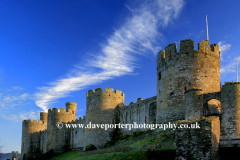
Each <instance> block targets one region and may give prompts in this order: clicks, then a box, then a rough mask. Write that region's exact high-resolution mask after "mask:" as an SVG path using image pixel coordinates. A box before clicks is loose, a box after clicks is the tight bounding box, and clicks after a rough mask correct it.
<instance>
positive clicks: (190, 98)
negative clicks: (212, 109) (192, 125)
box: [185, 89, 203, 121]
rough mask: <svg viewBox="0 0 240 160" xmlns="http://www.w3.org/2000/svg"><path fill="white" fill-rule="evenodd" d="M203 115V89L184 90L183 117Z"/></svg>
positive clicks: (191, 117) (194, 117)
mask: <svg viewBox="0 0 240 160" xmlns="http://www.w3.org/2000/svg"><path fill="white" fill-rule="evenodd" d="M201 116H203V91H202V90H201V89H190V90H187V91H186V92H185V118H186V119H188V120H190V121H191V120H194V119H198V118H200V117H201Z"/></svg>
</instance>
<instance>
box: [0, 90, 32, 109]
mask: <svg viewBox="0 0 240 160" xmlns="http://www.w3.org/2000/svg"><path fill="white" fill-rule="evenodd" d="M29 99H32V97H31V96H29V94H28V93H23V94H7V95H3V94H2V93H0V107H2V108H6V107H12V106H18V105H19V104H20V103H22V102H23V101H26V100H29Z"/></svg>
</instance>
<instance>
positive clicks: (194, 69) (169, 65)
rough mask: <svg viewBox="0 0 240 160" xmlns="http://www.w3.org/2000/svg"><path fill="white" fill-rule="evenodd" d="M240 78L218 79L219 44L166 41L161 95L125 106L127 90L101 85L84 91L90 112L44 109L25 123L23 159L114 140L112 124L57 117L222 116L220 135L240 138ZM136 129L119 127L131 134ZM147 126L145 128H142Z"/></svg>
mask: <svg viewBox="0 0 240 160" xmlns="http://www.w3.org/2000/svg"><path fill="white" fill-rule="evenodd" d="M239 108H240V83H238V82H236V83H233V82H226V83H225V84H224V85H223V86H222V87H221V82H220V52H219V46H218V45H217V44H213V45H211V46H210V47H209V41H208V40H206V41H201V42H200V43H199V44H198V50H194V42H193V41H192V40H190V39H187V40H182V41H181V42H180V50H179V52H177V46H176V44H175V43H174V44H170V45H168V46H167V47H166V48H165V50H161V51H160V52H159V54H158V57H157V95H156V96H155V97H151V98H148V99H145V100H143V99H142V98H138V99H137V102H136V103H133V102H131V103H130V104H129V105H128V106H125V105H124V93H122V92H121V91H119V90H115V92H113V89H111V88H106V91H105V92H103V90H102V88H98V89H96V90H95V91H94V90H89V91H88V92H87V94H86V115H85V116H84V117H83V118H82V117H80V118H79V119H76V111H77V104H76V103H74V102H67V103H66V109H64V108H61V109H60V111H58V108H53V109H49V110H48V113H45V112H41V113H40V120H39V121H38V122H37V120H33V121H31V120H24V121H23V123H22V148H21V156H22V157H21V158H23V157H24V156H25V157H26V156H27V155H28V154H34V153H35V154H37V153H46V152H48V151H50V150H53V151H54V152H59V153H61V152H64V151H65V150H66V149H80V148H84V147H85V146H86V145H88V144H93V145H95V146H96V147H98V148H101V147H103V145H104V144H105V143H106V142H107V141H108V140H110V133H111V132H112V131H113V129H108V130H104V129H91V128H62V129H58V128H57V127H56V123H57V122H63V123H69V124H84V125H85V126H86V125H87V124H89V123H90V122H91V124H118V123H121V124H130V123H134V122H136V123H137V124H144V123H146V124H155V123H165V122H174V121H177V120H194V119H198V118H201V117H203V116H204V117H207V116H214V115H221V128H219V129H220V130H221V138H236V137H238V138H239V137H240V126H239V121H240V114H239ZM137 130H138V129H136V128H135V129H132V130H129V129H128V128H124V129H121V131H122V133H123V134H131V133H133V132H136V131H137ZM142 130H144V128H143V129H142Z"/></svg>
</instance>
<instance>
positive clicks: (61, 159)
mask: <svg viewBox="0 0 240 160" xmlns="http://www.w3.org/2000/svg"><path fill="white" fill-rule="evenodd" d="M80 152H82V150H81V151H68V152H65V153H63V154H60V155H58V156H54V157H52V158H50V159H49V160H55V159H57V160H75V159H76V158H78V157H79V156H78V155H77V154H78V153H80Z"/></svg>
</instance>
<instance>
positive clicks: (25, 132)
mask: <svg viewBox="0 0 240 160" xmlns="http://www.w3.org/2000/svg"><path fill="white" fill-rule="evenodd" d="M46 129H47V124H46V123H44V122H43V121H42V120H39V122H37V120H33V121H31V120H24V121H23V122H22V148H21V158H23V155H24V154H25V153H37V152H39V147H40V131H44V130H46Z"/></svg>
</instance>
